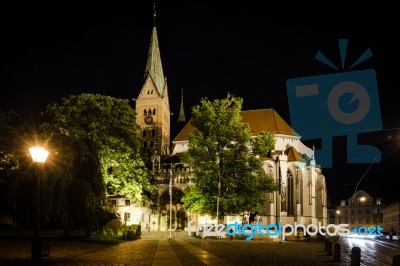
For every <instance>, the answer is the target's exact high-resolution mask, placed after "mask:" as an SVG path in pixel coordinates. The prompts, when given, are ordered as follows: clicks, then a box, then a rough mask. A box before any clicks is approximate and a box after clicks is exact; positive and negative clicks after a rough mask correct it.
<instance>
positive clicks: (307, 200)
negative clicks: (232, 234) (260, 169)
mask: <svg viewBox="0 0 400 266" xmlns="http://www.w3.org/2000/svg"><path fill="white" fill-rule="evenodd" d="M144 74H145V78H144V83H143V86H142V88H141V90H140V93H139V95H138V96H137V98H136V107H135V108H136V124H137V125H139V127H140V129H141V133H140V134H141V149H142V151H143V152H144V153H146V154H147V155H148V156H149V162H150V165H151V166H150V167H151V171H152V172H153V173H154V176H155V182H156V185H157V191H156V192H155V193H154V195H153V196H152V201H153V204H151V205H148V204H146V203H131V202H130V200H129V199H126V198H123V197H118V196H116V197H110V199H111V200H112V201H113V205H114V207H115V209H116V210H117V211H118V212H119V213H120V214H121V217H124V219H123V222H125V225H131V224H140V225H141V228H142V231H168V230H169V229H170V228H172V230H173V231H176V230H185V229H187V226H188V221H189V220H195V221H196V223H197V224H201V223H211V222H212V223H225V224H227V223H231V222H234V220H237V219H241V218H243V217H245V216H246V215H248V214H247V213H242V214H238V216H235V217H219V218H220V219H219V221H216V220H215V217H210V216H208V215H206V214H203V215H200V214H197V213H190V212H189V211H187V210H185V209H184V207H183V206H182V204H181V203H180V202H179V197H181V196H182V195H183V190H184V189H185V188H187V187H189V186H193V185H195V184H196V178H195V174H194V173H195V169H192V168H190V167H188V166H186V165H184V164H182V163H180V161H179V158H180V155H181V154H182V153H183V152H185V151H186V150H187V149H188V143H189V141H188V139H189V134H190V133H191V132H193V131H194V130H195V128H194V127H193V126H192V125H191V122H190V121H188V122H186V121H185V114H184V111H183V94H182V96H181V97H182V98H181V109H180V113H179V117H178V119H179V121H185V122H186V124H185V125H184V127H183V128H182V130H181V131H180V132H179V133H178V135H177V136H175V137H174V138H173V139H172V140H171V136H170V128H171V127H170V117H171V110H170V105H169V96H168V84H167V79H166V77H165V76H164V72H163V67H162V61H161V55H160V48H159V42H158V37H157V29H156V26H155V24H154V26H153V29H152V34H151V40H150V47H149V51H148V57H147V63H146V68H145V73H144ZM182 93H183V92H182ZM241 115H242V120H243V122H244V123H248V124H249V126H250V128H251V131H252V134H253V135H254V136H257V135H258V134H260V133H261V132H262V131H265V132H269V133H271V134H273V135H274V136H275V147H274V149H273V150H272V151H271V152H270V153H269V154H268V155H266V156H265V157H264V158H262V160H263V165H264V169H265V171H266V173H267V174H269V175H270V176H271V177H273V178H274V180H276V181H277V182H279V184H280V186H279V187H280V189H279V190H278V191H276V192H272V193H265V197H266V198H267V199H268V201H267V204H266V205H265V206H264V208H263V210H260V215H261V216H260V217H261V218H262V219H261V220H262V223H263V224H264V225H266V224H270V223H274V224H278V223H279V222H282V224H294V223H295V222H297V223H301V224H304V225H306V226H307V225H308V224H315V225H318V223H321V225H327V204H326V203H327V190H326V182H325V176H324V175H323V173H322V172H321V168H320V167H319V165H318V164H317V162H316V159H317V158H315V156H314V150H313V149H311V148H309V147H307V146H305V145H304V144H303V143H302V142H301V136H300V135H299V134H298V133H296V132H295V131H294V130H293V129H292V128H291V127H290V125H289V124H287V123H286V122H285V121H284V119H283V118H282V117H281V116H280V115H279V114H278V113H277V112H276V110H274V109H272V108H266V109H259V110H244V111H242V112H241ZM171 176H172V178H171ZM170 191H171V194H172V197H171V198H172V199H171V198H170ZM170 202H172V208H171V205H170ZM171 217H172V219H171Z"/></svg>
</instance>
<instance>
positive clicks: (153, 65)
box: [145, 2, 165, 96]
mask: <svg viewBox="0 0 400 266" xmlns="http://www.w3.org/2000/svg"><path fill="white" fill-rule="evenodd" d="M153 8H154V12H153V17H154V25H153V32H152V34H151V41H150V48H149V54H148V57H147V64H146V71H145V73H146V75H149V76H150V77H151V79H152V80H153V81H154V84H155V85H156V88H157V91H158V93H159V95H160V96H164V87H165V78H164V72H163V68H162V64H161V55H160V48H159V46H158V38H157V29H156V22H155V21H156V5H155V2H154V5H153Z"/></svg>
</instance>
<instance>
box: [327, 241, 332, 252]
mask: <svg viewBox="0 0 400 266" xmlns="http://www.w3.org/2000/svg"><path fill="white" fill-rule="evenodd" d="M326 252H327V254H328V255H332V242H331V241H328V250H327V251H326Z"/></svg>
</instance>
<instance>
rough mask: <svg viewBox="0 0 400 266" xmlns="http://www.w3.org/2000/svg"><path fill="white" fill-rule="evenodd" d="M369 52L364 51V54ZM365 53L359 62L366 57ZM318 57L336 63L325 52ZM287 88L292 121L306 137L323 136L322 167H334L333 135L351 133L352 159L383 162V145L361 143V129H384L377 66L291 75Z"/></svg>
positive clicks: (349, 149)
mask: <svg viewBox="0 0 400 266" xmlns="http://www.w3.org/2000/svg"><path fill="white" fill-rule="evenodd" d="M344 41H345V42H344ZM343 43H344V44H345V46H346V45H347V40H339V44H341V45H342V46H341V54H342V62H344V56H343V54H345V53H343ZM367 51H369V50H367ZM369 52H370V51H369ZM368 55H369V54H367V53H364V54H363V56H364V58H365V57H367V56H368ZM363 56H362V57H363ZM362 57H360V59H359V60H358V61H357V62H360V61H363V60H365V59H363V58H362ZM316 58H317V59H318V60H320V61H322V62H324V63H325V64H327V65H330V66H333V64H331V63H330V61H329V60H328V59H327V58H326V57H324V56H323V55H322V54H321V53H317V56H316ZM357 62H356V63H357ZM356 63H354V64H353V65H352V66H355V65H356ZM352 66H351V67H352ZM333 67H334V66H333ZM342 67H344V63H343V64H342ZM335 68H336V67H335ZM336 69H337V68H336ZM286 88H287V94H288V102H289V110H290V118H291V125H292V127H293V128H294V130H296V131H297V132H298V133H299V134H300V135H301V136H302V139H304V140H310V139H321V149H318V150H316V151H315V153H316V154H315V156H316V159H317V161H318V162H319V163H320V164H321V166H322V167H325V168H330V167H332V138H333V137H334V136H343V135H345V136H347V162H348V163H372V162H375V163H378V162H380V155H381V152H380V150H379V149H377V148H376V147H374V146H370V145H359V144H358V143H357V135H358V134H359V133H365V132H372V131H380V130H381V129H382V120H381V113H380V105H379V95H378V86H377V81H376V72H375V70H373V69H366V70H357V71H347V72H339V73H334V74H327V75H319V76H310V77H301V78H294V79H289V80H287V82H286Z"/></svg>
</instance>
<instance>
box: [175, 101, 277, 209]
mask: <svg viewBox="0 0 400 266" xmlns="http://www.w3.org/2000/svg"><path fill="white" fill-rule="evenodd" d="M242 103H243V100H242V99H241V98H238V97H234V96H231V95H228V96H227V97H226V98H224V99H216V100H213V101H210V100H209V99H207V98H203V99H202V100H201V102H200V105H197V106H195V107H193V109H192V125H193V126H194V127H195V128H196V130H195V131H194V132H193V133H191V134H190V136H189V149H188V151H187V152H186V153H185V155H184V157H183V158H184V159H183V160H184V161H185V162H186V163H188V164H191V165H192V166H194V167H195V168H196V173H195V174H196V179H197V182H196V185H195V186H193V187H191V188H190V189H189V190H187V191H186V192H185V195H184V197H183V199H182V201H183V202H184V205H185V207H186V208H188V209H190V210H191V211H199V212H200V213H211V214H216V206H217V204H216V203H217V195H218V183H219V180H220V184H221V186H220V190H219V191H220V192H219V194H220V196H219V202H220V203H219V212H220V214H227V213H239V212H241V211H245V210H255V209H258V208H260V207H261V206H262V205H263V204H265V196H264V195H265V194H264V192H271V191H274V190H276V189H277V185H276V184H275V182H274V181H273V180H272V178H271V177H269V176H268V175H267V174H266V173H265V171H264V169H263V163H262V161H261V159H260V156H262V155H265V154H266V153H267V152H268V151H269V150H271V149H272V148H273V147H274V144H275V139H274V136H273V135H271V134H269V133H266V132H263V133H261V134H260V135H259V136H252V135H251V130H250V128H249V125H248V124H246V123H243V122H242V117H241V114H240V111H241V108H242Z"/></svg>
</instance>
